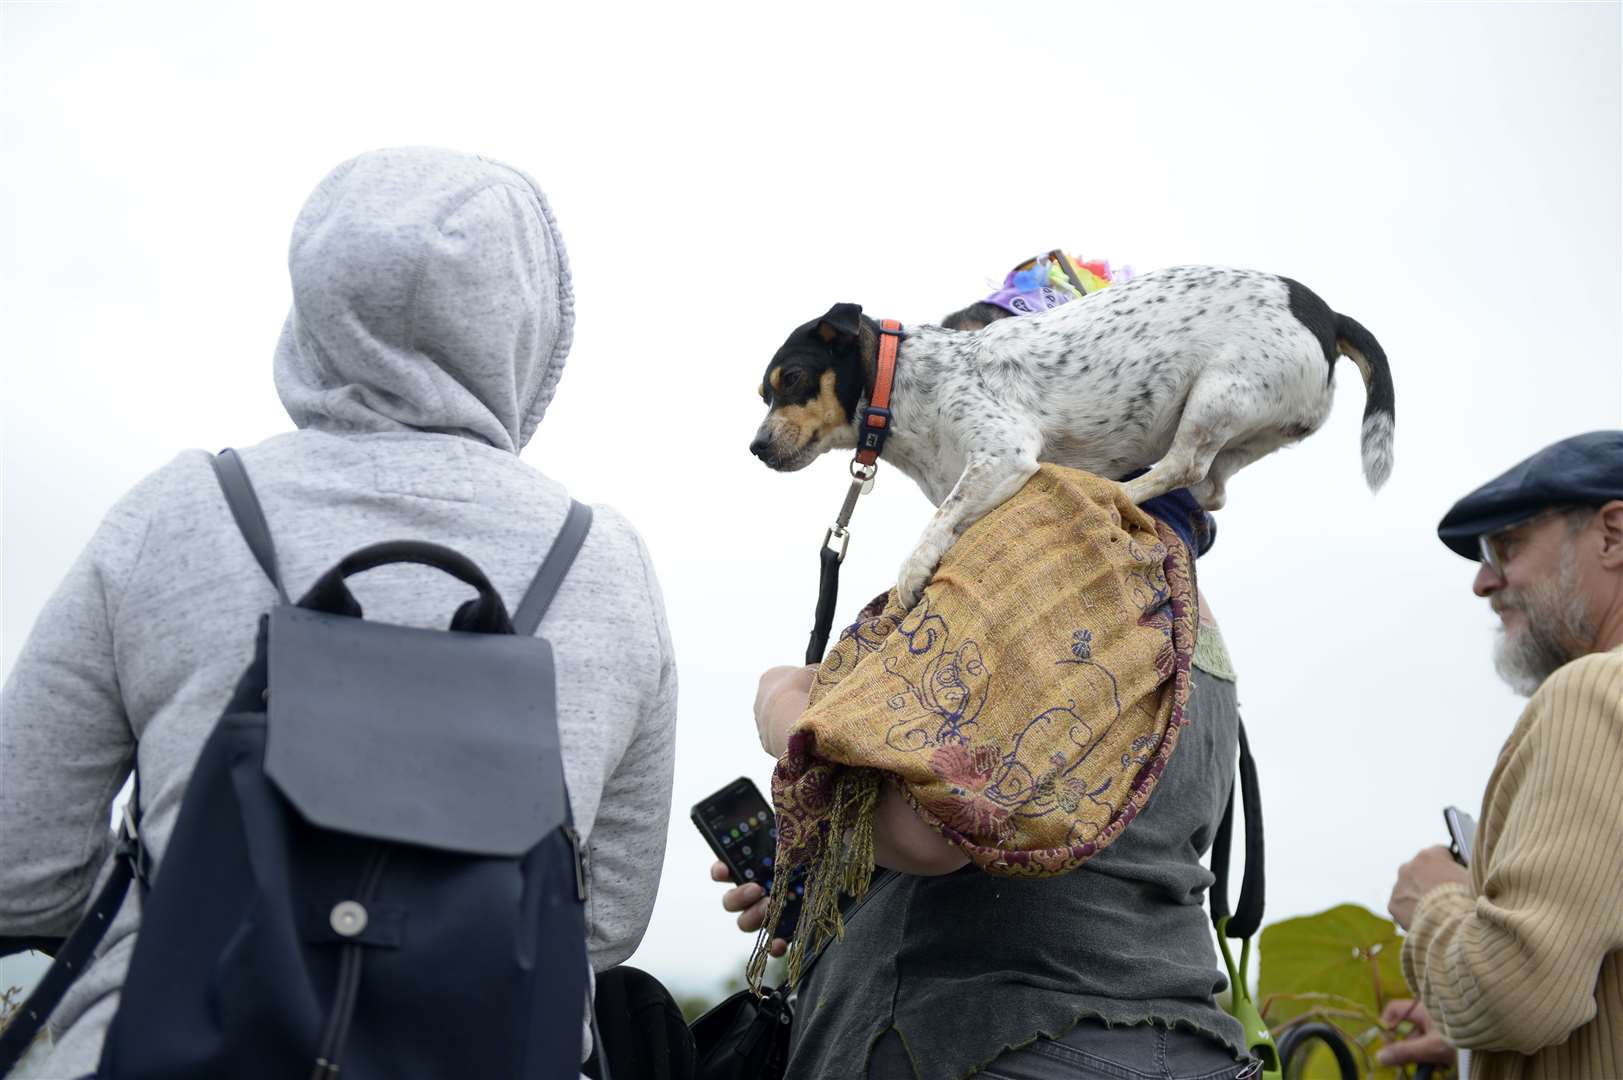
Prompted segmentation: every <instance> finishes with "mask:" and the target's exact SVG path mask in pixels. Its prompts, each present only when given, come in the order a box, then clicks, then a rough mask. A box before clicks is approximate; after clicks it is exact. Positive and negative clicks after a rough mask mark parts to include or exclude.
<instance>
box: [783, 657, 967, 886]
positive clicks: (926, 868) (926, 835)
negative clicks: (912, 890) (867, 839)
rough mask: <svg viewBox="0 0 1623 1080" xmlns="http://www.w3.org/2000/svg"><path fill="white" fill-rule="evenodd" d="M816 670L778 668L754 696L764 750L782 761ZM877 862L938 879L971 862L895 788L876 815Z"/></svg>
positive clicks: (886, 789)
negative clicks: (927, 823)
mask: <svg viewBox="0 0 1623 1080" xmlns="http://www.w3.org/2000/svg"><path fill="white" fill-rule="evenodd" d="M815 672H816V669H815V668H812V667H777V668H772V669H771V670H769V671H768V672H767V673H766V674H765V675H763V676H761V683H760V686H759V688H758V689H757V691H756V695H755V722H756V728H757V732H758V734H759V735H760V737H761V748H762V749H763V750H765V751H766V752H767V753H768V754H771V755H772V756H773V757H774V758H781V757H782V756H783V752H784V750H785V749H787V748H788V745H789V729H790V728H792V727H794V725H795V721H796V720H798V719H800V714H801V713H803V712H805V711H806V700H807V698H808V697H809V696H810V694H811V684H812V677H813V675H814V673H815ZM873 840H874V862H875V864H877V865H879V866H883V867H885V868H887V869H890V870H898V871H900V872H902V873H904V874H917V875H920V876H922V877H933V876H936V875H940V874H950V873H952V872H953V871H954V870H957V869H959V868H960V867H962V866H965V865H967V864H968V862H969V857H968V856H967V855H965V854H964V853H963V852H962V851H960V850H959V849H958V848H957V847H956V846H955V845H953V844H952V843H950V842H949V841H947V840H946V839H944V838H943V837H942V836H941V834H940V833H938V832H936V831H935V830H934V829H932V828H931V827H930V826H928V825H926V824H925V823H924V821H923V819H921V818H920V817H919V816H918V814H916V813H914V812H913V807H912V806H910V805H909V804H908V801H907V799H906V798H905V797H904V796H903V795H902V793H901V792H900V791H898V790H897V789H896V787H895V785H893V784H885V785H883V786H882V787H881V788H880V789H879V806H878V809H877V810H876V811H875V813H874V837H873Z"/></svg>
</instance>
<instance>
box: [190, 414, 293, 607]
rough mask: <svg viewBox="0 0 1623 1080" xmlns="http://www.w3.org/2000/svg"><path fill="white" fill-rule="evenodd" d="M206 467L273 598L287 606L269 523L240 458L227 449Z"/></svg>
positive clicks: (234, 452) (233, 451)
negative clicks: (211, 470) (210, 469)
mask: <svg viewBox="0 0 1623 1080" xmlns="http://www.w3.org/2000/svg"><path fill="white" fill-rule="evenodd" d="M209 464H210V465H213V466H214V478H215V479H216V480H218V481H219V482H220V490H221V491H222V492H224V493H225V504H226V505H227V506H229V507H230V508H231V516H232V518H234V519H235V520H236V522H237V528H238V529H239V530H240V531H241V532H242V538H243V539H244V540H246V541H247V542H248V550H249V551H252V552H253V553H254V558H255V559H256V560H258V562H259V566H260V568H261V569H262V570H264V571H265V576H266V577H268V578H270V580H271V584H272V585H274V586H276V595H277V596H279V597H281V600H282V603H284V604H286V603H290V602H291V601H289V600H288V598H287V590H286V589H285V588H283V587H282V574H281V571H280V570H279V569H278V568H277V565H276V545H275V544H274V543H272V542H271V532H270V524H269V523H268V522H267V521H266V520H265V511H264V510H263V509H261V508H260V505H259V496H258V495H256V494H254V485H253V483H252V482H250V481H249V479H248V470H247V468H246V467H244V466H243V464H242V458H241V457H239V456H237V452H236V451H235V450H233V449H231V448H230V447H229V446H228V447H226V448H225V449H224V450H221V451H220V452H219V453H218V454H216V455H215V456H214V457H212V458H210V459H209Z"/></svg>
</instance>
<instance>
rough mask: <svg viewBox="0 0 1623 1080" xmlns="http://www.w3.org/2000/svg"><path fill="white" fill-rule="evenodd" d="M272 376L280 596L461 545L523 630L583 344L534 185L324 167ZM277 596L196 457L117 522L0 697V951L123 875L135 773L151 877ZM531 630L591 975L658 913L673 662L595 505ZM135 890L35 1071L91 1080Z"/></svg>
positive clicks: (269, 456) (429, 157) (294, 262)
mask: <svg viewBox="0 0 1623 1080" xmlns="http://www.w3.org/2000/svg"><path fill="white" fill-rule="evenodd" d="M288 262H289V268H290V271H291V274H292V280H293V306H292V311H291V312H290V313H289V315H288V318H287V323H286V325H285V327H284V328H283V330H282V336H281V340H280V343H279V344H278V346H277V349H276V357H275V379H276V389H277V392H278V393H279V394H280V396H281V399H282V403H283V405H284V406H285V407H286V408H287V411H288V415H289V416H291V417H292V419H293V422H294V424H295V425H296V426H297V428H298V430H297V431H294V432H291V433H289V434H285V435H279V436H276V437H275V438H271V439H268V440H266V441H265V442H262V443H260V444H258V445H257V446H252V447H248V448H246V449H244V450H242V451H241V453H242V458H243V461H244V463H245V464H246V466H247V468H248V471H249V473H250V475H251V476H252V477H253V481H254V485H255V487H256V488H257V489H258V492H259V498H260V500H261V502H262V503H263V505H264V510H265V514H266V517H267V518H268V520H269V522H270V527H271V532H272V535H273V537H274V540H275V543H276V548H277V552H278V554H279V556H280V559H281V567H282V574H283V577H284V579H285V581H286V583H287V587H288V590H289V592H290V593H291V594H292V595H293V596H295V597H297V596H299V595H300V594H301V593H302V592H303V591H304V590H305V589H306V588H307V587H308V586H309V585H310V584H311V583H313V582H314V581H315V579H316V578H317V577H318V576H319V575H320V574H321V573H322V572H323V571H325V570H326V569H327V568H329V567H330V566H332V565H333V564H334V563H335V562H337V561H338V559H340V558H341V557H342V556H344V555H345V554H347V553H349V552H350V551H353V550H355V549H356V548H359V547H362V546H364V545H367V544H372V543H376V542H378V541H382V540H392V539H401V538H415V539H422V540H430V541H434V542H437V543H441V544H446V545H449V546H451V547H453V548H456V549H457V550H459V551H461V552H462V553H463V554H465V555H467V556H468V557H470V558H471V559H473V561H474V562H476V563H477V564H478V565H479V566H480V567H481V568H483V569H484V571H485V572H486V574H487V575H488V576H489V577H490V579H491V581H492V583H494V585H495V586H496V588H497V589H498V591H499V592H500V593H501V595H502V596H503V598H504V599H505V600H506V601H507V603H508V606H509V608H510V609H511V608H512V607H513V606H514V605H516V604H517V602H518V600H519V598H520V597H521V596H522V595H523V592H524V589H525V587H526V586H527V585H528V583H529V581H530V578H531V577H532V576H533V574H534V573H535V571H536V568H537V567H538V566H539V564H540V561H541V559H542V557H543V556H544V555H545V554H546V551H547V548H548V546H549V545H550V544H551V542H552V540H553V537H554V536H555V535H556V533H557V532H558V529H559V527H560V526H561V525H562V523H563V519H564V515H565V513H566V512H567V510H568V507H569V496H568V495H567V494H566V493H565V490H564V488H563V486H562V485H560V484H559V483H558V482H557V481H555V480H552V479H550V478H549V477H547V476H544V475H543V474H541V473H540V472H537V471H536V470H535V469H533V468H531V467H530V466H528V465H526V464H524V463H523V462H521V461H520V460H519V458H518V453H519V451H520V450H521V449H522V448H523V447H524V444H525V443H526V442H528V441H529V439H530V436H531V435H532V434H533V433H534V431H535V429H536V425H538V424H539V423H540V422H541V418H542V416H543V415H544V414H545V413H546V410H547V404H548V403H549V402H550V401H551V400H552V396H553V391H554V389H555V387H556V386H557V383H558V376H559V373H560V372H561V371H562V369H563V364H564V357H565V355H566V354H567V353H568V351H569V345H570V339H571V333H572V329H573V323H574V307H573V295H572V292H571V287H570V276H569V263H568V260H567V258H566V256H565V253H564V246H563V240H562V238H561V237H560V236H559V233H558V227H557V224H556V223H555V222H554V220H553V216H552V212H551V210H550V208H549V207H548V205H547V201H546V198H545V196H544V195H543V194H542V192H541V190H540V189H539V188H538V187H537V186H536V184H535V182H534V181H533V180H531V179H530V178H529V177H528V176H526V175H525V174H524V173H522V172H519V171H518V170H516V169H512V168H509V167H507V166H505V165H501V164H499V163H496V162H492V161H488V160H486V159H483V158H479V157H474V156H472V155H467V154H458V153H451V152H448V151H442V150H429V149H406V150H381V151H375V152H372V153H366V154H362V155H361V156H359V157H357V158H354V159H353V160H351V161H348V162H346V163H344V164H343V165H340V166H339V167H338V168H337V169H335V170H333V172H332V173H331V174H330V175H329V176H328V177H327V178H326V179H325V180H323V181H322V182H321V184H320V186H319V187H317V188H316V190H315V192H314V194H312V195H311V196H310V199H309V201H308V202H307V203H306V204H305V206H304V209H303V211H302V212H301V213H300V215H299V218H298V221H297V224H296V225H295V226H294V230H293V240H292V244H291V248H290V251H289V258H288ZM354 588H355V591H356V595H357V598H358V599H359V600H360V601H361V603H362V605H363V607H364V608H365V610H366V613H367V616H368V617H369V618H377V619H381V620H383V621H387V622H396V623H403V624H407V625H412V626H434V627H443V626H444V625H445V622H446V619H447V618H448V615H449V613H450V612H452V611H454V610H455V608H456V606H457V604H458V603H459V602H460V601H461V600H462V599H464V598H465V596H466V589H465V587H463V586H460V585H459V584H457V583H456V582H454V581H452V580H451V579H450V578H448V577H445V576H444V575H436V574H434V573H432V572H431V571H427V570H423V569H421V568H415V567H400V566H395V567H386V568H384V569H381V570H377V571H374V572H372V573H369V574H366V575H364V576H362V577H360V578H359V579H357V580H356V581H355V582H354ZM274 601H275V593H274V591H273V589H272V587H271V584H270V582H269V581H268V580H267V579H266V577H265V574H264V573H263V572H262V571H261V570H260V568H259V566H258V564H257V563H256V562H255V561H254V558H253V556H252V555H251V554H250V553H249V550H248V547H247V545H246V544H245V542H244V541H243V539H242V537H241V535H240V534H239V533H238V531H237V527H236V525H235V524H234V523H233V521H232V518H231V514H230V512H229V510H228V509H227V507H226V503H225V500H224V498H223V496H222V495H221V493H220V490H219V487H218V486H217V484H216V481H215V478H214V474H213V471H212V470H211V468H210V465H209V455H208V454H207V453H205V452H203V451H200V450H193V451H188V452H186V453H183V454H181V455H180V456H179V457H177V458H175V460H173V461H171V462H170V463H169V464H167V465H165V466H163V467H162V468H160V469H158V470H157V471H156V472H154V473H153V474H152V475H150V476H148V477H147V478H146V479H145V480H143V481H141V483H139V484H138V485H136V487H135V488H134V489H133V490H131V491H130V492H129V493H128V494H126V495H125V496H124V497H123V498H122V499H120V500H119V501H118V503H117V504H116V505H115V506H114V507H113V508H112V510H111V511H110V512H109V513H108V515H107V517H106V519H105V520H104V521H103V522H102V524H101V526H100V528H99V529H98V530H97V531H96V533H95V535H94V536H93V537H92V539H91V540H90V543H89V545H88V546H87V547H86V548H85V550H84V552H83V553H82V554H81V555H80V556H79V559H78V561H77V562H76V563H75V564H74V565H73V568H72V569H71V570H70V571H69V573H68V575H67V578H66V579H65V580H64V581H63V582H62V584H61V586H60V587H59V588H58V589H57V591H56V593H55V595H54V596H53V597H52V598H51V600H50V602H49V604H48V605H47V606H46V608H45V610H44V611H43V612H42V613H41V615H40V617H39V619H38V621H37V622H36V623H35V625H34V628H33V632H32V633H31V634H30V636H29V638H28V641H27V643H26V644H25V645H24V647H23V650H22V653H21V655H20V656H19V658H18V660H17V664H16V666H15V668H14V669H13V670H12V672H11V674H10V677H9V678H8V679H7V680H6V684H5V690H4V696H3V698H0V935H6V936H60V935H64V934H66V933H67V932H68V931H69V930H70V929H72V927H73V925H74V924H75V922H76V921H77V920H78V918H79V916H80V915H81V914H82V913H83V911H84V909H85V906H86V904H87V902H88V899H89V897H90V896H91V895H92V891H93V887H94V886H95V884H96V882H97V880H98V878H99V877H100V876H101V875H103V874H104V873H105V872H106V871H107V869H108V868H109V865H110V852H111V835H110V832H109V820H110V815H111V809H112V805H113V802H114V799H115V797H116V796H117V794H118V792H119V791H120V789H121V788H122V787H123V785H124V783H125V780H126V778H127V777H128V776H129V773H130V769H131V767H132V766H134V765H138V766H139V768H140V774H141V797H142V801H143V803H144V806H143V809H144V812H145V817H144V818H143V820H142V835H143V838H144V840H145V841H146V844H147V845H148V847H149V848H150V849H151V852H152V855H153V856H154V857H155V858H156V859H157V860H158V861H159V863H160V868H161V861H162V858H163V853H164V847H165V843H166V841H167V840H168V838H169V833H170V830H171V828H172V827H173V825H174V822H175V817H176V814H177V812H178V810H179V808H180V802H181V797H182V795H183V794H184V792H185V789H186V782H187V779H188V776H189V774H190V772H191V769H192V765H193V762H194V761H195V759H196V757H197V755H198V753H199V751H200V749H201V747H202V744H203V741H204V739H205V738H206V736H207V735H208V733H209V731H210V729H211V727H212V725H213V724H214V721H215V719H216V718H217V717H218V715H219V713H220V711H221V709H222V708H223V707H224V706H225V704H226V701H227V699H228V698H229V696H230V693H231V689H232V687H233V686H234V685H235V682H236V680H237V678H238V676H239V675H240V674H241V672H242V670H243V668H244V667H245V666H246V665H247V663H248V662H249V660H250V659H251V657H252V654H253V649H254V633H255V626H256V623H257V620H258V617H259V615H260V614H261V613H262V612H264V611H265V610H267V609H268V608H269V607H270V606H271V605H272V603H273V602H274ZM540 632H541V633H542V634H543V635H544V636H546V637H547V638H549V639H550V640H551V641H552V643H553V647H554V649H555V652H556V662H557V679H558V711H559V728H560V733H561V736H562V741H563V755H564V768H565V773H566V775H567V778H568V783H569V793H570V797H571V799H572V802H573V806H574V813H575V822H576V825H577V827H578V828H579V830H580V832H581V834H582V835H583V836H584V837H585V838H586V840H587V858H588V872H589V874H590V878H591V882H590V885H591V888H590V892H591V898H590V901H589V903H588V906H587V925H588V933H589V942H588V947H589V952H590V956H591V963H592V967H593V968H594V969H595V970H597V971H603V970H605V969H607V968H609V967H611V966H613V965H615V964H617V963H619V962H620V961H622V960H624V959H625V958H626V957H627V956H629V955H630V954H631V952H632V950H633V949H635V948H636V946H637V943H638V942H639V941H640V940H641V938H642V935H643V931H644V930H645V929H646V927H647V925H648V918H649V913H650V911H651V910H652V908H653V903H654V894H655V891H656V888H657V885H658V880H659V873H660V867H661V864H662V862H663V857H664V848H665V832H666V823H667V819H668V816H669V813H670V798H671V772H672V762H673V758H672V744H673V739H674V732H675V719H676V668H675V663H674V660H673V657H672V651H671V642H670V636H669V633H668V631H667V629H666V623H665V614H664V609H663V606H662V602H661V598H660V591H659V585H658V583H657V582H656V581H655V578H654V570H653V566H652V565H651V563H650V561H649V558H648V552H647V549H646V548H645V547H644V546H643V543H642V541H641V539H640V538H639V537H638V535H637V533H636V531H635V530H634V529H633V528H632V527H631V525H630V524H629V523H628V522H627V521H626V520H625V518H623V517H621V516H620V515H619V514H618V513H616V512H615V511H614V510H612V509H610V508H608V507H605V506H598V507H596V508H595V515H594V518H593V523H592V528H591V532H590V534H589V536H588V537H587V540H586V544H585V547H584V549H583V550H582V551H581V553H580V556H579V558H578V559H577V561H576V562H575V564H574V567H573V569H572V570H571V571H570V573H569V576H568V577H567V578H566V579H565V581H564V583H563V587H562V590H561V591H560V592H559V594H558V596H557V599H556V600H555V601H554V603H553V605H552V607H551V609H550V610H549V611H548V613H547V616H546V619H545V621H544V622H543V623H542V626H541V630H540ZM138 908H139V901H138V899H137V898H136V893H135V892H134V891H132V892H131V893H130V896H129V898H128V899H127V900H126V901H125V903H124V906H123V910H122V911H121V912H120V913H119V915H118V917H117V919H116V920H115V922H114V925H113V927H112V929H111V930H110V932H109V933H108V934H107V936H106V938H105V940H104V941H103V943H102V950H101V953H100V955H99V956H98V958H97V959H96V960H95V962H94V963H93V965H92V966H91V967H90V969H89V970H88V972H87V973H86V974H85V975H84V976H83V977H82V978H80V979H79V981H78V982H77V983H76V984H75V985H74V987H73V989H72V990H71V991H70V993H69V996H68V997H67V998H66V999H65V1000H64V1001H63V1003H62V1005H61V1007H60V1008H59V1009H58V1010H57V1013H56V1015H55V1017H54V1018H53V1022H52V1031H53V1034H54V1037H55V1045H54V1048H53V1049H52V1050H51V1052H50V1056H49V1058H48V1059H47V1060H46V1062H45V1064H44V1075H48V1076H80V1075H84V1074H87V1073H90V1072H92V1071H93V1070H94V1069H95V1067H96V1062H97V1059H98V1057H99V1054H100V1048H101V1043H102V1039H103V1036H104V1034H105V1031H106V1029H107V1025H108V1023H109V1021H110V1020H111V1018H112V1016H113V1013H114V1011H115V1010H116V1009H117V1007H118V997H119V986H120V983H121V982H122V979H123V975H124V971H125V969H126V967H127V966H128V963H129V958H130V954H131V951H132V949H133V947H134V944H135V935H136V931H137V929H138V927H139V922H140V916H139V911H138Z"/></svg>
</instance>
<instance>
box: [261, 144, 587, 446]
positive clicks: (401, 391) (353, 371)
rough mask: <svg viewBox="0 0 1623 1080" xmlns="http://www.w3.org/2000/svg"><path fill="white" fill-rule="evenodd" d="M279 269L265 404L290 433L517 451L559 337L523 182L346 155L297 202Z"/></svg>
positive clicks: (484, 171)
mask: <svg viewBox="0 0 1623 1080" xmlns="http://www.w3.org/2000/svg"><path fill="white" fill-rule="evenodd" d="M288 270H289V272H290V273H291V275H292V279H293V308H292V310H291V311H290V312H289V313H288V316H287V323H286V324H285V325H284V326H283V328H282V337H281V341H280V342H279V343H278V345H277V348H276V391H277V393H278V394H279V395H280V396H281V399H282V404H283V406H284V407H286V409H287V412H288V415H289V416H291V417H292V418H293V422H294V423H295V424H297V425H298V426H299V427H301V428H304V427H309V428H317V429H320V430H323V431H333V432H367V433H370V432H382V431H432V432H440V433H444V434H452V435H460V436H463V437H466V438H470V439H477V440H479V441H481V442H485V443H488V444H490V445H491V446H495V447H498V448H500V449H503V450H508V451H511V452H513V453H515V454H516V453H518V451H519V450H521V449H523V447H524V444H525V443H527V442H529V440H530V436H531V435H532V434H533V433H534V432H535V429H536V426H537V425H538V424H539V423H540V422H541V417H542V415H543V414H544V413H545V412H546V410H547V404H548V403H549V402H550V401H551V400H552V394H553V390H554V389H555V388H556V387H557V385H558V376H559V374H560V373H561V372H562V371H563V366H564V357H565V356H567V355H568V353H569V345H570V340H571V338H572V335H573V332H574V325H575V301H574V293H573V291H572V289H571V285H570V277H569V260H568V257H567V255H566V254H565V252H564V243H563V238H562V237H561V236H560V235H559V233H558V226H557V223H556V222H555V221H554V220H553V217H552V210H551V208H550V207H549V206H548V205H547V200H546V196H545V195H543V194H542V192H541V189H540V188H539V187H537V186H536V183H535V181H534V180H532V179H530V177H529V176H527V175H525V174H524V173H522V172H520V171H518V170H517V169H514V168H510V167H509V166H506V165H503V164H501V163H499V162H495V161H489V160H487V159H485V158H481V157H476V156H474V155H472V154H461V153H455V152H452V151H449V150H435V149H427V148H413V149H399V150H374V151H371V152H369V153H365V154H362V155H360V156H359V157H356V158H352V159H351V160H349V161H346V162H345V163H344V164H342V165H340V166H338V167H337V168H336V169H334V170H333V171H332V172H331V173H330V174H328V176H327V178H326V179H325V180H323V181H322V182H321V183H320V184H319V185H318V186H317V187H316V190H315V191H314V193H312V194H311V196H310V198H309V199H308V200H307V201H306V202H305V204H304V209H303V210H302V211H300V213H299V218H298V221H297V222H296V223H295V224H294V226H293V241H292V244H291V246H290V248H289V251H288Z"/></svg>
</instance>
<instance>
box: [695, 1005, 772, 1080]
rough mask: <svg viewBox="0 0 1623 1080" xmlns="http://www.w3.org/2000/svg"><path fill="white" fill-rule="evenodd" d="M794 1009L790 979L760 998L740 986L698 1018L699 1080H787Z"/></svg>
mask: <svg viewBox="0 0 1623 1080" xmlns="http://www.w3.org/2000/svg"><path fill="white" fill-rule="evenodd" d="M793 1022H794V1011H793V1009H792V1007H791V1006H790V1002H789V986H788V984H787V983H785V984H784V985H782V986H780V987H778V988H777V989H776V990H768V991H767V992H766V993H765V994H763V995H761V996H760V997H757V996H756V994H755V992H754V991H753V990H748V989H745V990H740V991H739V992H738V993H736V994H734V995H733V996H732V997H730V998H728V999H727V1000H725V1001H723V1002H722V1003H721V1004H719V1005H717V1006H716V1007H715V1008H713V1009H711V1010H710V1011H709V1012H707V1013H705V1014H704V1015H703V1016H701V1017H699V1018H698V1019H697V1020H695V1021H693V1029H692V1030H693V1043H694V1047H695V1050H696V1056H695V1061H694V1064H695V1069H694V1075H695V1076H696V1077H697V1078H698V1080H781V1077H782V1076H783V1073H784V1069H786V1068H787V1067H788V1064H789V1029H790V1026H791V1025H792V1024H793Z"/></svg>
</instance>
